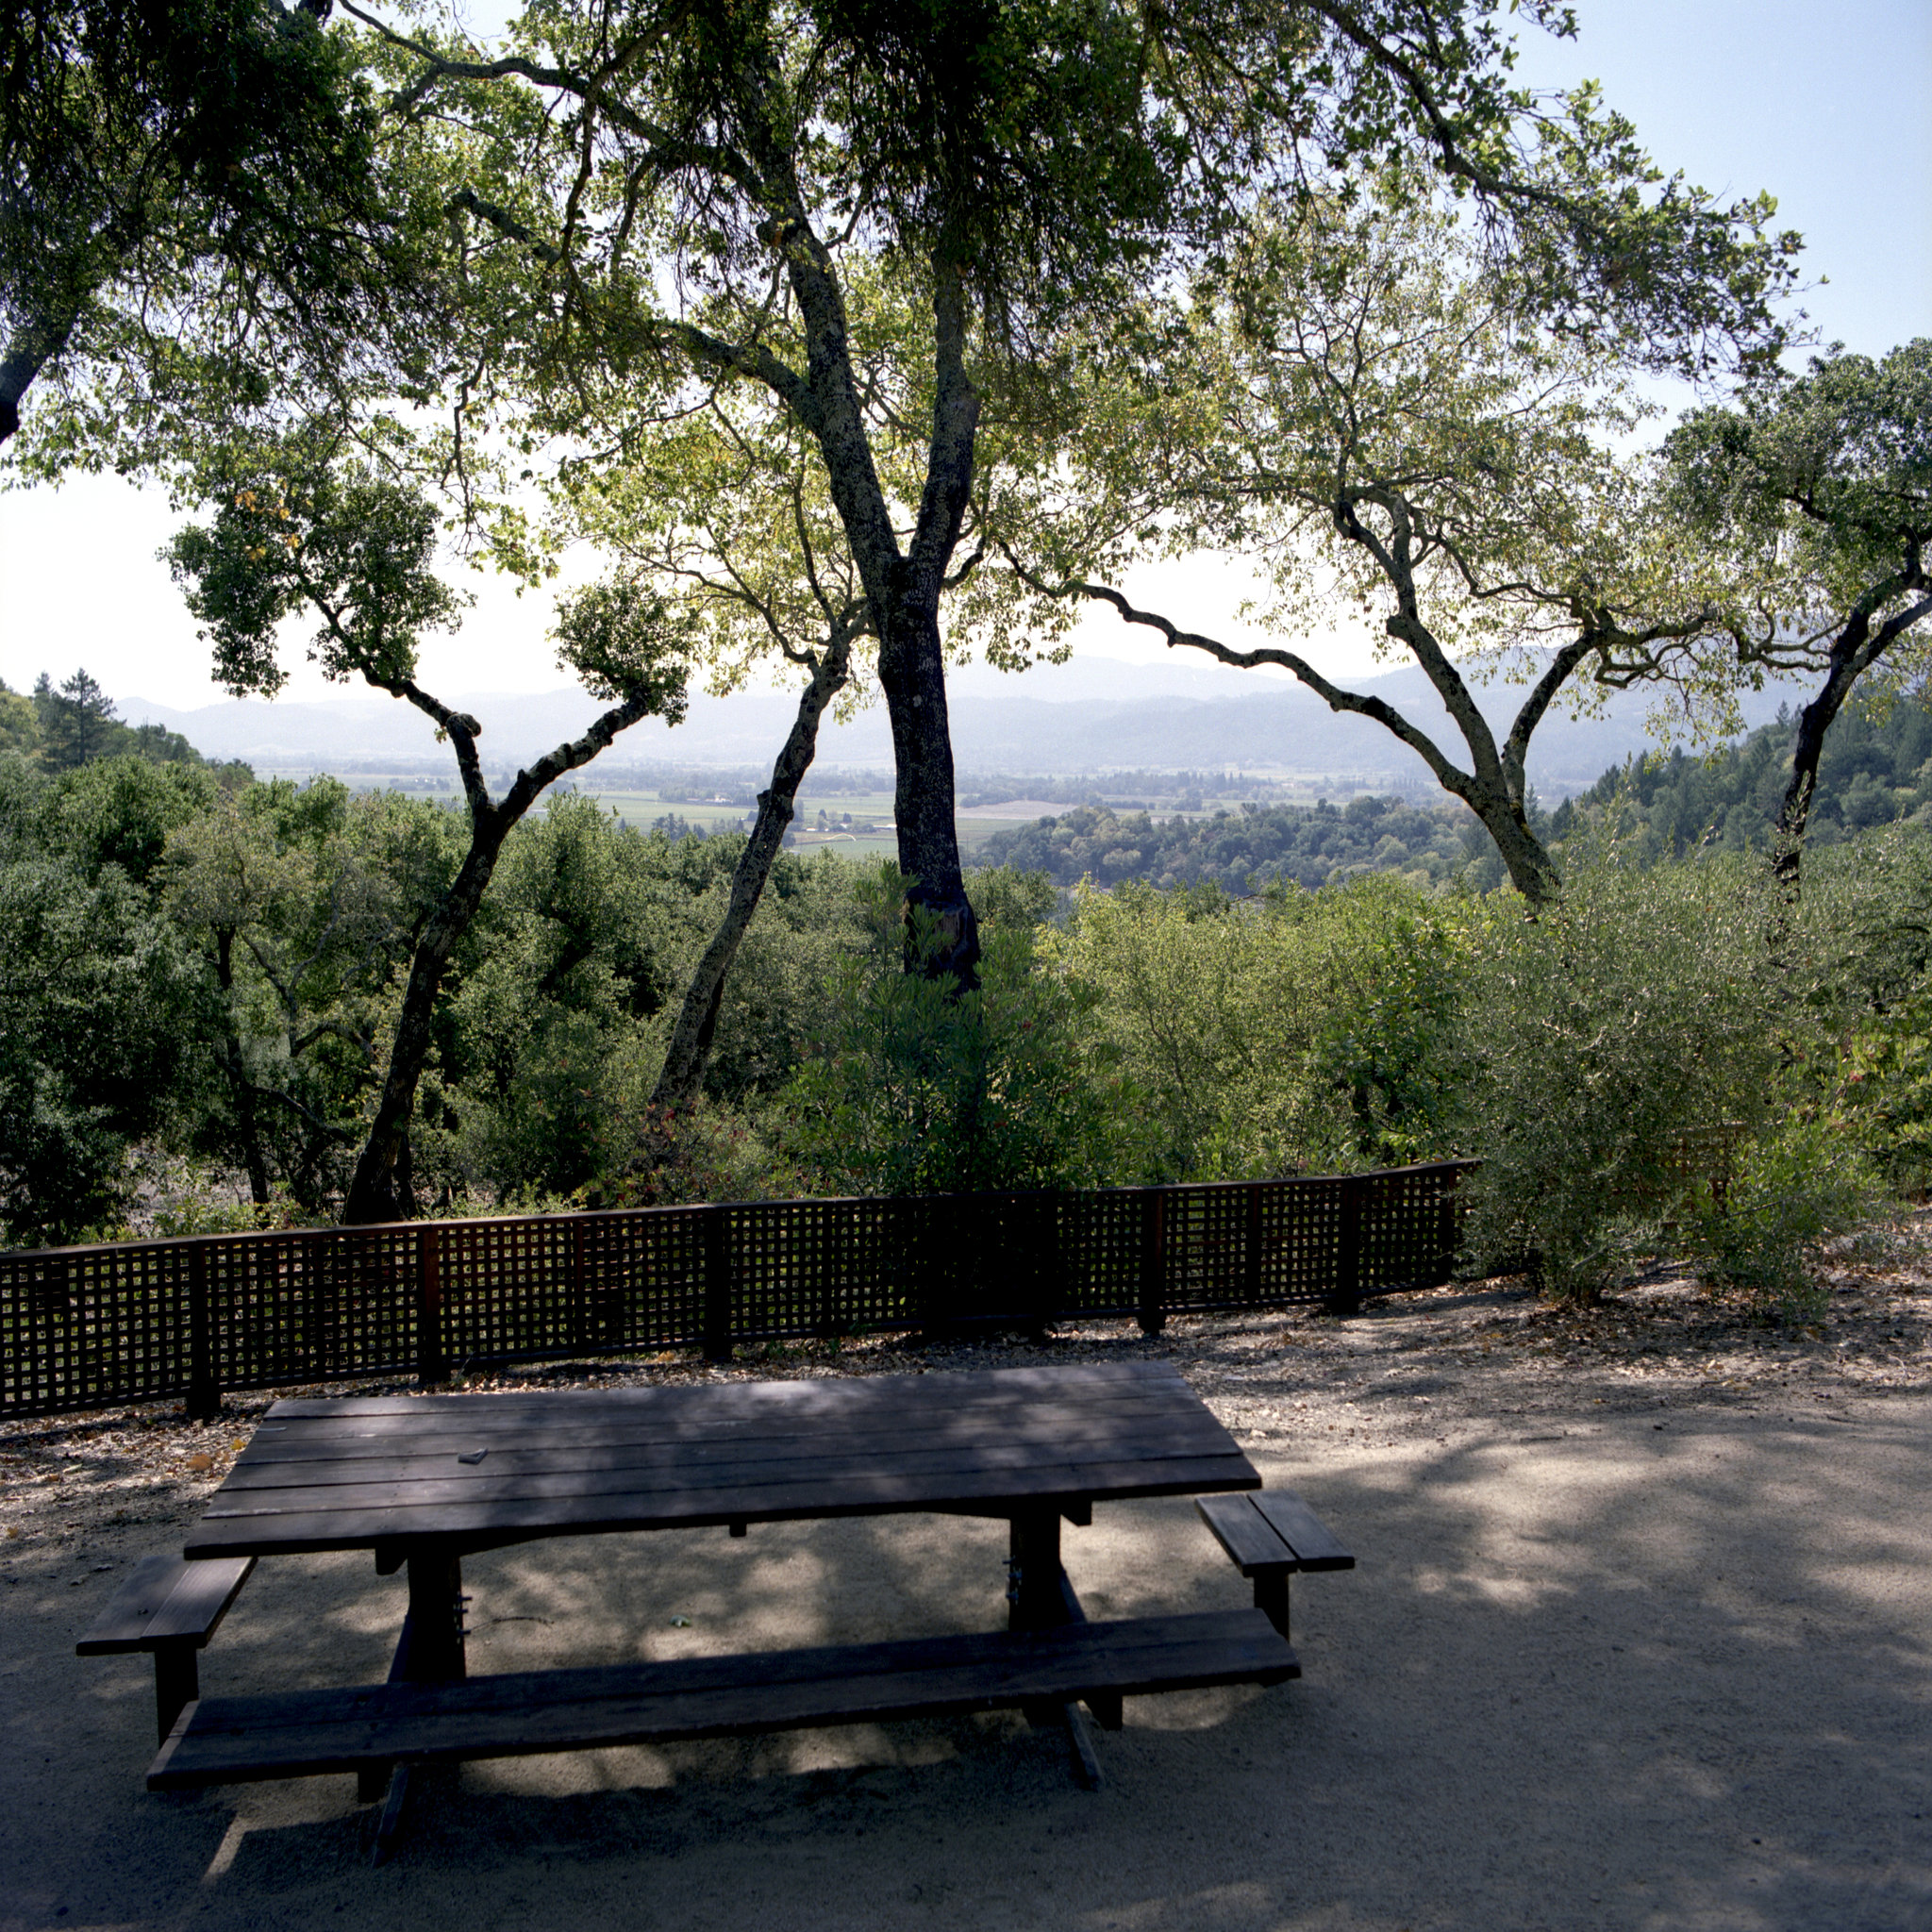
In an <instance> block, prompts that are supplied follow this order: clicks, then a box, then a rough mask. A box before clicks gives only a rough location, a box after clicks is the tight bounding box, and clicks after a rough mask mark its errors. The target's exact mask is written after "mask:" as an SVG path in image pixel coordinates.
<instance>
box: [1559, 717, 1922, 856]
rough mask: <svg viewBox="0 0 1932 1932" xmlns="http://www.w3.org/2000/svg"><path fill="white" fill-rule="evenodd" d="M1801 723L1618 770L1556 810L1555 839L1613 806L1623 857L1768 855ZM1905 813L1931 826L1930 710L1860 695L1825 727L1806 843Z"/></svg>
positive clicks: (1826, 841) (1825, 842) (1826, 842)
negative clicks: (1707, 851) (1876, 703)
mask: <svg viewBox="0 0 1932 1932" xmlns="http://www.w3.org/2000/svg"><path fill="white" fill-rule="evenodd" d="M1795 728H1796V724H1795V721H1794V720H1792V719H1790V718H1784V717H1781V718H1780V719H1779V720H1778V722H1776V723H1775V724H1763V725H1760V726H1758V728H1757V730H1756V731H1753V732H1751V733H1750V734H1749V735H1748V736H1747V737H1745V738H1744V739H1742V740H1740V741H1739V742H1738V743H1736V744H1732V745H1725V746H1723V747H1721V748H1720V749H1717V750H1714V751H1711V752H1708V753H1707V754H1706V755H1704V756H1703V757H1701V758H1700V757H1693V756H1690V755H1687V754H1686V753H1685V752H1684V751H1682V750H1681V749H1673V750H1672V751H1671V752H1670V754H1669V755H1668V756H1667V757H1652V758H1633V759H1631V760H1630V761H1629V762H1628V763H1626V764H1624V765H1613V766H1612V767H1611V768H1610V769H1609V770H1608V771H1607V772H1606V773H1605V774H1603V776H1602V777H1600V778H1599V779H1598V780H1597V781H1596V783H1595V784H1594V785H1592V786H1591V788H1590V789H1589V791H1584V792H1580V793H1579V794H1578V795H1577V796H1576V797H1575V798H1574V799H1565V800H1564V801H1563V803H1562V804H1561V805H1559V806H1558V807H1557V808H1556V810H1555V811H1554V812H1552V813H1551V814H1550V836H1551V838H1552V840H1554V841H1557V842H1560V841H1563V840H1566V839H1568V838H1570V837H1572V836H1573V835H1574V834H1575V833H1576V832H1577V831H1578V830H1579V829H1580V826H1581V824H1582V823H1583V822H1584V821H1586V820H1588V819H1590V818H1591V817H1592V816H1594V815H1596V814H1599V813H1602V812H1605V811H1613V812H1614V813H1615V814H1616V817H1617V820H1618V823H1619V825H1620V826H1621V828H1622V830H1621V832H1620V836H1619V841H1618V853H1619V856H1620V857H1621V858H1622V859H1623V860H1624V862H1625V863H1638V864H1644V865H1648V864H1651V863H1653V862H1655V861H1657V860H1658V859H1664V858H1684V857H1685V856H1686V855H1687V854H1689V853H1691V852H1693V851H1696V850H1699V849H1701V848H1703V847H1706V846H1716V847H1718V848H1721V849H1722V850H1724V851H1726V852H1747V851H1748V852H1763V851H1767V850H1769V849H1770V847H1771V844H1772V842H1773V840H1774V837H1775V836H1776V827H1777V822H1778V811H1779V808H1780V805H1781V804H1782V801H1783V798H1784V793H1785V789H1786V786H1787V784H1788V782H1789V780H1790V748H1791V740H1792V736H1793V733H1794V731H1795ZM1907 819H1910V820H1914V821H1916V822H1918V823H1919V824H1926V823H1928V822H1932V710H1928V709H1927V708H1926V707H1925V705H1924V703H1922V702H1917V701H1907V700H1901V701H1900V702H1898V703H1895V704H1891V705H1888V706H1886V707H1884V708H1876V707H1873V706H1867V705H1861V704H1858V703H1857V702H1856V701H1855V702H1854V703H1852V704H1850V705H1848V706H1846V708H1844V709H1843V710H1841V711H1840V713H1839V714H1838V716H1837V717H1836V718H1835V719H1834V720H1833V721H1832V724H1831V728H1830V730H1829V731H1828V732H1827V733H1826V734H1825V738H1824V756H1823V758H1822V759H1821V761H1820V764H1819V768H1818V789H1817V792H1816V794H1815V799H1814V803H1813V806H1812V810H1811V818H1810V824H1809V825H1808V827H1807V830H1806V834H1805V839H1806V843H1807V846H1808V847H1809V848H1810V849H1811V850H1812V851H1814V852H1816V851H1820V850H1822V849H1823V848H1824V847H1827V846H1831V845H1837V844H1839V843H1840V842H1842V841H1846V840H1849V839H1851V838H1853V837H1854V836H1855V835H1856V834H1857V833H1858V832H1860V831H1863V830H1867V829H1869V828H1871V827H1874V826H1877V825H1886V824H1895V823H1897V822H1899V821H1902V820H1907Z"/></svg>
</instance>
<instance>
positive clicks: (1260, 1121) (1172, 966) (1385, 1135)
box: [1049, 879, 1461, 1180]
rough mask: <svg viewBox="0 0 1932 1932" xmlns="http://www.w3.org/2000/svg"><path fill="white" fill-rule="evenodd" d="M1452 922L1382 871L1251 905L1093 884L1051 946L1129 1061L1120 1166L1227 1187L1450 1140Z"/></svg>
mask: <svg viewBox="0 0 1932 1932" xmlns="http://www.w3.org/2000/svg"><path fill="white" fill-rule="evenodd" d="M1458 924H1459V920H1458V917H1457V914H1456V912H1455V910H1454V908H1452V907H1451V906H1450V905H1448V904H1447V903H1445V902H1442V901H1435V900H1431V899H1429V898H1427V897H1426V896H1424V894H1422V893H1420V892H1418V891H1414V890H1413V889H1412V888H1408V887H1406V886H1403V885H1401V884H1399V883H1397V882H1396V881H1393V880H1389V879H1374V880H1369V879H1359V880H1356V881H1352V882H1351V883H1350V884H1349V885H1347V886H1346V887H1341V888H1337V889H1333V890H1330V891H1324V892H1320V893H1311V892H1307V891H1302V890H1301V889H1299V888H1296V887H1289V888H1285V889H1281V890H1279V891H1274V892H1271V893H1270V895H1269V896H1268V897H1267V899H1266V900H1264V901H1263V902H1262V903H1261V904H1260V905H1259V906H1257V907H1255V908H1242V907H1238V906H1235V905H1233V904H1231V903H1230V902H1228V901H1227V900H1226V899H1224V897H1222V896H1221V895H1220V894H1219V893H1218V892H1217V891H1213V890H1212V889H1203V888H1195V889H1193V890H1191V891H1167V892H1158V891H1150V890H1149V889H1147V888H1145V887H1139V886H1134V887H1128V886H1124V887H1121V888H1118V889H1116V890H1115V891H1112V892H1110V893H1102V892H1099V891H1092V890H1088V891H1083V892H1082V893H1081V894H1080V896H1079V899H1078V901H1077V902H1076V909H1075V914H1074V921H1073V924H1072V925H1071V927H1070V928H1069V930H1068V931H1067V933H1066V934H1065V935H1064V936H1062V937H1058V938H1057V939H1056V940H1055V941H1053V942H1052V944H1051V947H1050V952H1049V957H1050V958H1052V960H1053V961H1054V963H1055V964H1056V966H1058V968H1060V969H1061V970H1063V971H1064V972H1065V973H1066V974H1068V976H1069V977H1070V978H1071V979H1072V980H1073V981H1074V984H1075V985H1077V986H1079V987H1081V988H1083V989H1084V990H1085V991H1086V992H1087V995H1088V997H1089V998H1090V999H1091V1001H1092V1003H1093V1016H1092V1022H1091V1027H1090V1044H1089V1046H1088V1049H1087V1050H1088V1052H1089V1054H1090V1055H1091V1056H1092V1057H1093V1058H1094V1059H1095V1060H1097V1062H1098V1066H1099V1068H1104V1069H1106V1070H1108V1072H1109V1073H1111V1071H1112V1070H1113V1069H1116V1068H1117V1069H1118V1071H1119V1076H1120V1077H1121V1078H1122V1079H1124V1082H1125V1087H1124V1092H1125V1093H1126V1094H1127V1095H1130V1096H1131V1101H1130V1106H1131V1108H1132V1109H1133V1110H1132V1111H1131V1112H1129V1113H1127V1114H1125V1115H1124V1117H1123V1118H1122V1119H1121V1120H1120V1121H1119V1122H1118V1123H1117V1126H1116V1131H1117V1132H1118V1133H1119V1134H1120V1135H1121V1136H1122V1138H1123V1141H1124V1156H1125V1158H1126V1159H1127V1160H1128V1161H1130V1162H1131V1163H1132V1165H1131V1167H1130V1168H1124V1170H1123V1171H1122V1173H1121V1174H1120V1176H1119V1177H1121V1178H1129V1177H1131V1178H1134V1179H1145V1180H1232V1179H1245V1178H1260V1177H1265V1176H1268V1175H1274V1174H1294V1173H1302V1172H1309V1171H1315V1172H1321V1171H1328V1170H1333V1169H1336V1168H1359V1167H1374V1166H1379V1165H1383V1164H1386V1163H1388V1162H1390V1161H1402V1160H1408V1159H1416V1158H1429V1157H1432V1156H1438V1155H1441V1154H1443V1153H1446V1152H1449V1151H1452V1150H1451V1145H1450V1142H1449V1139H1448V1134H1449V1118H1448V1108H1447V1106H1446V1102H1447V1099H1448V1095H1449V1087H1450V1082H1449V1074H1450V1064H1449V1062H1448V1060H1447V1058H1445V1056H1444V1053H1443V1050H1442V1049H1443V1042H1444V1040H1445V1037H1446V1034H1447V1031H1448V1028H1449V1025H1450V1023H1451V1022H1452V1021H1453V1019H1454V1016H1455V1013H1456V1010H1457V1004H1458V984H1459V978H1460V973H1461V966H1460V959H1459V954H1460V941H1459V940H1458V938H1457V928H1458Z"/></svg>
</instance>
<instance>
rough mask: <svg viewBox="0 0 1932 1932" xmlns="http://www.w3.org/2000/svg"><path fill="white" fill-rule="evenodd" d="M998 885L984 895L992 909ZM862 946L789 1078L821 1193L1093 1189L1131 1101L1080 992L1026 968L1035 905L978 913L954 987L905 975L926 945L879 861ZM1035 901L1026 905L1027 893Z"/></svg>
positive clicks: (789, 1138)
mask: <svg viewBox="0 0 1932 1932" xmlns="http://www.w3.org/2000/svg"><path fill="white" fill-rule="evenodd" d="M1003 896H1004V897H1005V898H1007V899H1008V900H1010V899H1011V898H1012V897H1013V896H1014V895H1012V894H1011V893H1007V894H1005V895H1003V894H1002V893H1001V892H1000V891H998V890H997V889H996V890H995V891H994V893H992V894H991V895H990V901H989V903H990V906H992V905H999V904H1000V903H1001V902H1002V898H1003ZM859 903H860V906H861V908H863V911H864V914H865V920H866V943H865V946H864V950H863V951H862V952H860V953H858V955H857V956H856V957H854V958H850V959H849V960H848V961H847V962H846V963H845V966H844V969H843V971H842V972H841V974H840V976H839V978H838V980H837V982H836V986H835V998H834V1004H833V1006H832V1009H831V1011H830V1012H829V1013H828V1014H827V1015H826V1016H825V1019H824V1023H823V1025H822V1031H821V1033H820V1035H819V1038H818V1039H817V1040H815V1041H812V1042H811V1043H810V1045H809V1046H808V1049H807V1053H806V1058H805V1059H804V1061H803V1063H802V1064H801V1065H800V1067H799V1069H798V1072H797V1074H796V1075H795V1076H794V1077H793V1079H792V1081H791V1084H790V1086H789V1087H788V1088H787V1089H786V1091H785V1092H784V1094H783V1096H782V1102H783V1107H784V1109H785V1113H786V1114H787V1116H788V1117H789V1118H788V1121H787V1134H786V1144H787V1146H788V1147H789V1149H790V1151H791V1153H792V1154H793V1156H794V1157H795V1158H796V1159H797V1161H798V1163H799V1165H800V1166H801V1167H802V1168H803V1169H804V1170H805V1171H806V1172H807V1174H809V1175H810V1176H812V1177H813V1178H814V1179H815V1181H816V1184H817V1185H818V1186H819V1187H820V1188H821V1189H823V1190H824V1191H830V1192H835V1193H886V1194H929V1193H950V1192H964V1191H980V1190H986V1189H1015V1188H1062V1187H1081V1186H1091V1185H1093V1184H1095V1183H1097V1182H1098V1181H1100V1180H1102V1179H1104V1178H1106V1177H1108V1172H1109V1156H1110V1152H1111V1150H1110V1148H1109V1145H1108V1136H1109V1134H1110V1132H1111V1131H1112V1130H1113V1129H1114V1128H1115V1127H1116V1126H1117V1125H1118V1124H1120V1122H1121V1121H1122V1120H1123V1118H1124V1117H1125V1116H1126V1115H1127V1114H1128V1113H1129V1112H1130V1108H1128V1107H1127V1106H1124V1104H1123V1103H1124V1096H1123V1095H1122V1094H1121V1092H1120V1091H1119V1089H1118V1086H1117V1083H1113V1082H1111V1081H1109V1080H1108V1077H1107V1074H1106V1072H1105V1069H1104V1067H1102V1066H1096V1065H1095V1063H1094V1060H1093V1058H1092V1056H1091V1055H1085V1056H1083V1054H1082V1052H1081V1050H1080V1045H1079V1028H1080V1023H1081V1020H1082V1017H1083V1014H1084V1010H1085V1008H1086V1006H1087V1004H1088V996H1087V995H1086V994H1085V993H1084V992H1083V991H1082V990H1081V988H1080V987H1079V986H1078V984H1077V983H1076V982H1074V980H1073V979H1071V978H1070V977H1069V976H1067V975H1064V974H1058V973H1055V972H1051V971H1039V970H1036V948H1037V946H1038V944H1039V939H1038V933H1039V928H1038V925H1037V923H1036V921H1037V916H1038V915H1037V911H1036V910H1035V909H1034V908H1027V907H1025V906H1024V902H1023V903H1022V904H1021V906H1020V907H1019V908H1017V909H1019V910H1020V913H1021V917H1020V919H1019V920H1018V921H1017V922H1015V923H1012V924H1007V923H1005V922H1001V921H996V920H992V919H990V920H989V922H988V924H987V929H986V951H985V956H984V958H983V960H982V965H981V979H980V984H979V985H978V987H976V988H975V989H974V990H972V991H968V992H964V993H960V992H958V991H957V989H955V988H954V987H952V986H950V985H949V984H947V983H946V982H944V981H940V980H935V979H932V978H928V977H926V976H925V975H924V974H908V973H907V972H906V971H905V970H904V959H905V954H906V948H907V946H908V926H909V929H910V941H909V942H910V943H911V944H912V945H914V946H915V947H917V946H919V945H921V944H931V943H933V942H934V936H933V934H932V932H931V929H930V917H929V915H928V914H926V913H925V912H924V910H923V908H919V907H918V906H917V905H916V904H910V905H908V900H907V896H906V890H905V881H904V879H903V878H902V877H901V875H900V874H899V872H898V869H897V868H896V867H895V866H892V865H891V864H886V865H882V866H880V867H879V868H877V869H876V870H875V871H872V872H869V873H864V874H860V882H859ZM1036 905H1037V901H1036Z"/></svg>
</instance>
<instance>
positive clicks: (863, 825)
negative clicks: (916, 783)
mask: <svg viewBox="0 0 1932 1932" xmlns="http://www.w3.org/2000/svg"><path fill="white" fill-rule="evenodd" d="M594 796H595V797H596V798H597V799H598V800H599V801H600V802H601V803H602V804H604V805H608V806H609V807H610V808H612V809H614V810H615V811H616V813H617V815H618V817H619V818H620V819H622V820H623V821H624V823H625V824H627V825H635V826H636V827H637V828H638V830H639V831H641V832H648V831H649V830H650V829H651V827H652V826H653V825H654V824H657V823H658V820H659V819H661V818H666V817H670V816H674V815H675V817H677V818H681V819H683V820H684V821H685V823H686V824H692V825H702V826H703V827H704V828H705V831H706V833H707V835H709V834H711V833H713V832H720V831H725V832H730V831H740V830H742V829H743V828H744V826H745V825H746V824H747V823H748V821H749V820H750V818H751V815H752V808H750V807H749V806H743V805H731V804H724V803H720V802H716V801H704V802H694V801H687V800H684V799H665V798H662V797H660V796H659V795H658V793H657V792H655V791H600V792H597V793H595V794H594ZM822 812H823V813H824V818H825V824H824V828H823V829H821V827H820V824H819V817H820V814H821V813H822ZM848 819H849V820H850V822H851V823H850V825H849V827H848V826H847V824H846V823H845V822H846V821H847V820H848ZM891 823H892V799H891V793H890V792H885V791H851V792H814V793H813V794H812V797H811V801H810V803H809V804H808V805H807V806H805V807H803V808H800V810H799V813H798V816H797V817H796V818H795V819H794V820H793V821H792V832H793V834H794V836H795V841H796V842H795V846H794V849H795V850H797V851H799V852H818V851H827V850H829V851H832V852H839V853H843V854H845V855H847V856H848V857H852V858H891V856H892V855H893V854H894V853H896V852H897V850H898V843H897V841H896V840H895V838H894V837H893V834H892V831H891ZM1012 823H1013V821H1012V820H1010V819H990V818H975V817H973V816H971V815H969V814H962V815H961V816H960V818H959V821H958V827H959V848H960V851H961V853H962V854H963V855H965V856H966V857H968V858H970V857H971V856H972V855H973V854H974V852H976V851H977V850H978V849H979V847H980V846H982V845H983V844H985V842H986V841H987V840H988V839H990V838H991V836H992V835H993V833H995V832H996V831H998V830H999V829H1000V828H1001V826H1003V825H1008V824H1012Z"/></svg>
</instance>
